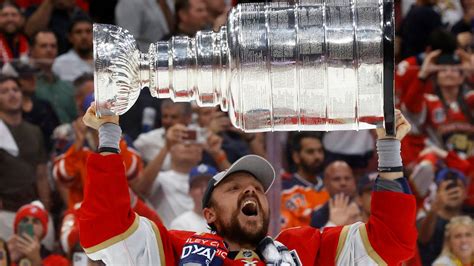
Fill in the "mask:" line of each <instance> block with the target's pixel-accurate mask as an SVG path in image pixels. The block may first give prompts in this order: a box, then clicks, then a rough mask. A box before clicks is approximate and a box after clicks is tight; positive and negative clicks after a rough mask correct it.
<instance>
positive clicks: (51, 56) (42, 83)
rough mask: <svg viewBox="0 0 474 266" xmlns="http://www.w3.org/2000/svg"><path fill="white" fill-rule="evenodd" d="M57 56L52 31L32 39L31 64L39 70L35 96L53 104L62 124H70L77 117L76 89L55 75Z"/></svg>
mask: <svg viewBox="0 0 474 266" xmlns="http://www.w3.org/2000/svg"><path fill="white" fill-rule="evenodd" d="M57 54H58V45H57V39H56V35H55V34H54V33H53V32H52V31H49V30H43V31H39V32H37V33H36V34H35V35H34V36H33V38H32V39H31V54H30V59H31V63H32V65H34V66H35V67H36V68H37V69H38V70H39V71H38V73H37V74H36V93H35V94H36V96H37V97H38V98H40V99H43V100H45V101H48V102H49V103H51V105H52V106H53V108H54V110H55V111H56V113H57V115H58V117H59V120H60V121H61V123H70V122H72V121H73V120H74V119H76V116H77V110H76V108H75V105H74V88H73V87H72V86H71V84H70V83H69V82H66V81H64V80H62V79H61V78H60V77H59V76H58V75H56V74H54V73H53V71H52V66H53V63H54V60H55V59H56V56H57Z"/></svg>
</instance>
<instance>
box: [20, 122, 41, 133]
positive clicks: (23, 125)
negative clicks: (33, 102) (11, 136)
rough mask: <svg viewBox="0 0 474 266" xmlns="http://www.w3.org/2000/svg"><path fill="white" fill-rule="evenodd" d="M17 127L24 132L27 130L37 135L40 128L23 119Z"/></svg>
mask: <svg viewBox="0 0 474 266" xmlns="http://www.w3.org/2000/svg"><path fill="white" fill-rule="evenodd" d="M19 129H20V130H22V131H25V132H29V133H30V134H31V135H37V134H38V132H41V129H40V128H39V127H38V126H37V125H35V124H32V123H30V122H28V121H25V120H23V121H22V122H21V124H20V128H19Z"/></svg>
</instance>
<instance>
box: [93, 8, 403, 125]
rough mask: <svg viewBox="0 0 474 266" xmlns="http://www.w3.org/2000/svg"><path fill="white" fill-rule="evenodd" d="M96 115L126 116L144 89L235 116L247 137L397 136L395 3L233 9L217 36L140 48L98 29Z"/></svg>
mask: <svg viewBox="0 0 474 266" xmlns="http://www.w3.org/2000/svg"><path fill="white" fill-rule="evenodd" d="M94 62H95V71H94V75H95V99H96V108H97V114H98V115H99V116H101V115H110V114H116V115H121V114H123V113H125V112H126V111H127V110H128V109H130V108H131V106H132V105H133V104H134V103H135V101H136V100H137V98H138V95H139V94H140V90H141V89H142V88H146V87H147V88H149V90H150V93H151V95H152V96H154V97H156V98H171V99H172V100H173V101H175V102H183V101H192V100H195V101H196V103H197V104H198V105H199V106H217V105H219V106H220V107H221V109H222V110H224V111H228V112H229V116H230V118H231V121H232V123H233V125H234V126H235V127H237V128H240V129H242V130H244V131H247V132H262V131H273V130H359V129H370V128H375V127H382V126H384V123H385V127H387V125H388V127H390V128H392V130H393V117H394V115H393V113H394V111H393V2H391V1H382V0H381V1H372V0H357V1H355V0H311V1H309V0H308V1H303V0H302V1H299V2H298V3H296V4H288V3H282V2H274V3H268V4H241V5H238V6H236V7H234V8H233V9H232V10H231V11H230V13H229V16H228V20H227V23H226V25H225V26H223V27H221V29H220V30H219V31H218V32H213V31H200V32H198V33H197V34H196V36H195V37H194V38H190V37H187V36H174V37H172V38H171V40H169V41H164V42H161V41H160V42H157V43H154V44H151V45H150V47H149V50H148V52H147V53H142V52H140V51H139V50H138V48H137V45H136V43H135V40H134V38H133V37H132V36H131V35H130V34H129V32H128V31H127V30H125V29H122V28H120V27H117V26H113V25H102V24H95V25H94Z"/></svg>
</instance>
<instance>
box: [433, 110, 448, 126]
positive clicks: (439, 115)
mask: <svg viewBox="0 0 474 266" xmlns="http://www.w3.org/2000/svg"><path fill="white" fill-rule="evenodd" d="M445 120H446V112H444V109H443V108H442V107H438V108H436V109H434V110H433V122H435V123H442V122H444V121H445Z"/></svg>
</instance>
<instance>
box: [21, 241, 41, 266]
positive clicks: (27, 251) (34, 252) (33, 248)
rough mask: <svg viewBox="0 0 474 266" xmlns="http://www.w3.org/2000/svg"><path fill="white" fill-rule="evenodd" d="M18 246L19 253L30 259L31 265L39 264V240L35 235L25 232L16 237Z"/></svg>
mask: <svg viewBox="0 0 474 266" xmlns="http://www.w3.org/2000/svg"><path fill="white" fill-rule="evenodd" d="M18 247H19V248H20V250H21V253H23V254H24V256H25V257H26V258H27V259H29V260H30V261H31V264H32V265H41V255H40V248H41V244H40V241H39V240H38V239H37V238H36V237H34V238H33V237H31V236H29V235H27V234H24V235H22V236H21V237H19V238H18Z"/></svg>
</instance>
